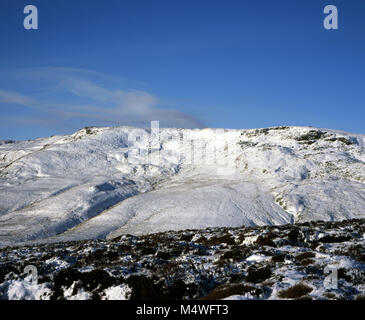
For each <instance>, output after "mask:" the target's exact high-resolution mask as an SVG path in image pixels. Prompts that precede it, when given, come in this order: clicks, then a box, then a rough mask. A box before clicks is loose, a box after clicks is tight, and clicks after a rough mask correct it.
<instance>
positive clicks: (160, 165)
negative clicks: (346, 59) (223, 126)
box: [0, 127, 365, 246]
mask: <svg viewBox="0 0 365 320" xmlns="http://www.w3.org/2000/svg"><path fill="white" fill-rule="evenodd" d="M364 146H365V136H364V135H355V134H349V133H344V132H339V131H333V130H327V129H315V128H310V127H275V128H267V129H252V130H215V129H203V130H188V129H160V132H159V135H158V136H156V130H154V131H152V135H150V130H147V129H146V130H145V129H136V128H131V127H118V128H85V129H82V130H79V131H78V132H76V133H75V134H73V135H68V136H54V137H49V138H42V139H37V140H34V141H21V142H12V141H7V142H5V141H3V142H0V246H6V245H14V244H20V243H32V242H33V241H37V242H39V241H41V242H42V241H46V242H56V241H70V240H82V239H105V238H107V239H112V238H114V237H118V236H120V235H123V234H134V235H141V234H148V233H155V232H162V231H167V230H184V229H189V228H190V229H192V228H194V229H196V228H202V229H204V228H207V227H239V226H242V225H245V226H263V225H282V224H286V223H297V222H305V221H311V220H327V221H333V220H343V219H351V218H364V217H365V165H364V164H365V148H364Z"/></svg>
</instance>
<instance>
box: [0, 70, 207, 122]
mask: <svg viewBox="0 0 365 320" xmlns="http://www.w3.org/2000/svg"><path fill="white" fill-rule="evenodd" d="M11 75H12V76H13V77H14V78H15V79H18V80H21V81H23V82H24V81H25V82H27V83H30V85H29V88H27V89H28V90H27V91H28V93H26V94H24V93H20V92H18V90H8V89H0V103H4V104H8V105H12V104H14V105H19V106H22V107H25V108H27V109H29V110H31V111H34V112H36V113H37V116H36V118H34V115H29V116H24V115H22V116H21V117H14V116H6V117H3V119H5V118H6V120H7V121H13V122H19V121H20V122H22V123H25V122H26V123H39V124H40V125H43V124H49V125H59V126H63V127H67V126H69V122H70V121H76V123H81V122H82V123H92V124H98V125H118V124H132V125H133V124H138V123H144V124H146V123H148V122H149V121H150V120H159V121H161V123H162V125H165V126H174V127H186V128H202V127H204V125H203V123H202V122H201V121H199V120H198V119H196V118H194V117H192V116H190V115H188V114H185V113H184V112H181V111H178V110H175V109H168V108H161V107H159V104H160V100H159V99H158V98H157V97H155V96H153V95H151V94H149V93H147V92H145V91H141V90H121V89H110V88H109V87H108V85H110V83H114V85H115V83H116V82H118V81H117V80H118V78H116V77H109V76H107V75H105V74H102V73H98V72H95V71H90V70H83V69H72V68H39V69H31V70H20V71H19V70H17V71H14V72H12V73H11ZM61 101H62V102H61ZM3 108H6V107H3ZM32 117H33V118H32Z"/></svg>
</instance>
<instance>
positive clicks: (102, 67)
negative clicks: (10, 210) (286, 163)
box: [0, 0, 365, 139]
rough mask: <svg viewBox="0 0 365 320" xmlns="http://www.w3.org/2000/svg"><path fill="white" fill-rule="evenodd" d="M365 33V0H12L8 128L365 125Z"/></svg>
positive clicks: (3, 71)
mask: <svg viewBox="0 0 365 320" xmlns="http://www.w3.org/2000/svg"><path fill="white" fill-rule="evenodd" d="M27 4H33V5H36V6H37V8H38V16H39V17H38V18H39V22H38V24H39V29H38V30H25V29H24V27H23V19H24V18H25V14H23V9H24V6H25V5H27ZM328 4H333V5H336V6H337V8H338V11H339V30H336V31H334V30H331V31H328V30H325V29H324V27H323V19H324V17H325V15H324V13H323V9H324V7H325V6H326V5H328ZM364 34H365V2H364V1H363V0H341V1H340V0H328V1H323V0H306V1H302V2H300V1H293V0H276V1H273V0H239V1H234V0H221V1H214V0H210V1H204V0H195V1H190V0H185V1H180V0H164V1H162V0H108V1H105V0H104V1H103V0H95V1H92V0H88V1H86V0H85V1H84V0H77V1H75V0H74V1H70V0H63V1H61V0H52V1H49V0H29V1H21V0H2V1H1V3H0V39H1V50H0V139H31V138H35V137H40V136H48V135H54V134H63V133H71V132H73V131H74V130H77V129H79V128H81V127H84V126H91V125H100V126H103V125H106V126H108V125H119V124H141V123H143V124H144V123H147V121H149V120H160V121H161V122H162V124H165V125H173V126H181V127H219V128H222V127H224V128H256V127H267V126H275V125H310V126H315V127H322V128H334V129H340V130H346V131H350V132H356V133H365V130H364V128H365V126H364V119H365V111H364V110H365V105H364V102H365V81H364V75H365V59H364V58H365V41H364V39H365V38H364Z"/></svg>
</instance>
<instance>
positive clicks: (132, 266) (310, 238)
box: [0, 219, 365, 300]
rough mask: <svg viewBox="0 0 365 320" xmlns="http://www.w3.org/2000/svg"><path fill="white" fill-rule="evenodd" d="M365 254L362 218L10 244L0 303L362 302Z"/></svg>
mask: <svg viewBox="0 0 365 320" xmlns="http://www.w3.org/2000/svg"><path fill="white" fill-rule="evenodd" d="M364 248H365V220H364V219H362V220H346V221H343V222H310V223H304V224H296V225H292V224H289V225H282V226H271V227H270V226H269V227H241V228H211V229H209V228H208V229H204V230H186V231H172V232H165V233H159V234H150V235H145V236H132V235H122V236H120V237H118V238H115V239H114V240H85V241H76V242H66V243H65V242H62V243H56V244H49V243H48V244H42V245H34V246H24V247H8V248H3V249H0V299H122V300H124V299H138V300H139V299H164V300H165V299H239V300H252V299H258V300H276V299H306V300H308V299H325V300H338V299H346V300H352V299H362V300H363V299H365V251H364ZM27 266H28V269H30V270H32V274H31V275H27V273H26V272H25V269H26V268H27ZM31 266H32V267H31ZM329 279H331V281H329Z"/></svg>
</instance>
